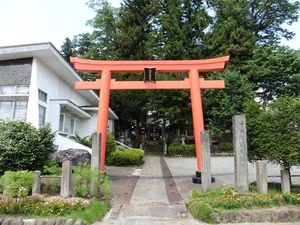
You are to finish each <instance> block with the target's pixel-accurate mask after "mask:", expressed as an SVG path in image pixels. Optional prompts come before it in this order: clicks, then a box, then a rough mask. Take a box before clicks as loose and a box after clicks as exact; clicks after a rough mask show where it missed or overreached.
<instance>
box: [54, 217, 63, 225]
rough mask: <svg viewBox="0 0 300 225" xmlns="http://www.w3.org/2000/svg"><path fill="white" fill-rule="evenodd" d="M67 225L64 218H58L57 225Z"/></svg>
mask: <svg viewBox="0 0 300 225" xmlns="http://www.w3.org/2000/svg"><path fill="white" fill-rule="evenodd" d="M64 224H65V219H64V218H57V219H56V224H55V225H64Z"/></svg>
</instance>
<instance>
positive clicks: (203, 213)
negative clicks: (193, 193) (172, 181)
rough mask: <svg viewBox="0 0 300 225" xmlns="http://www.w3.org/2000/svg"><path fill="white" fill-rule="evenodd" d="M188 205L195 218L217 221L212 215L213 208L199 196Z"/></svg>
mask: <svg viewBox="0 0 300 225" xmlns="http://www.w3.org/2000/svg"><path fill="white" fill-rule="evenodd" d="M187 207H188V209H189V212H190V213H191V214H192V215H193V217H194V218H195V219H197V220H200V221H202V222H205V223H216V221H215V219H214V218H213V217H212V213H213V212H214V210H213V208H212V207H211V206H210V205H209V204H206V203H204V202H202V201H201V200H200V199H199V198H195V199H193V200H191V201H190V202H188V204H187Z"/></svg>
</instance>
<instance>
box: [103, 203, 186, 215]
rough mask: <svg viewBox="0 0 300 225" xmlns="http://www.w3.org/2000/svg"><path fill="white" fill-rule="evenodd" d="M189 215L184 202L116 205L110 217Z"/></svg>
mask: <svg viewBox="0 0 300 225" xmlns="http://www.w3.org/2000/svg"><path fill="white" fill-rule="evenodd" d="M187 216H188V213H187V209H186V207H185V205H184V204H173V205H169V204H158V203H152V204H151V203H149V204H147V205H125V206H123V205H116V206H114V207H113V208H112V210H111V212H110V217H109V218H110V219H117V218H118V219H124V218H131V217H147V218H150V217H151V218H153V219H155V218H157V219H158V218H161V219H181V218H186V217H187Z"/></svg>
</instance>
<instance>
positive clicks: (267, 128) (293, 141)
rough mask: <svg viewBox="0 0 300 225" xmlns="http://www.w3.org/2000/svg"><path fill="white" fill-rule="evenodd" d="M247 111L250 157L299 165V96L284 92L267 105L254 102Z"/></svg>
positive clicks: (287, 164)
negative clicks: (297, 97) (291, 95)
mask: <svg viewBox="0 0 300 225" xmlns="http://www.w3.org/2000/svg"><path fill="white" fill-rule="evenodd" d="M245 112H246V118H247V139H248V146H249V150H248V155H249V159H251V160H258V159H266V160H271V161H274V162H277V163H278V164H280V165H281V166H282V167H283V168H284V169H289V168H290V167H291V165H299V159H300V155H299V148H300V140H299V137H300V129H299V127H300V117H299V113H300V101H299V99H296V98H292V97H287V96H283V97H280V98H278V99H276V100H275V101H274V102H273V103H270V104H268V105H267V106H261V105H260V104H259V103H257V102H251V103H249V104H248V106H247V108H246V111H245Z"/></svg>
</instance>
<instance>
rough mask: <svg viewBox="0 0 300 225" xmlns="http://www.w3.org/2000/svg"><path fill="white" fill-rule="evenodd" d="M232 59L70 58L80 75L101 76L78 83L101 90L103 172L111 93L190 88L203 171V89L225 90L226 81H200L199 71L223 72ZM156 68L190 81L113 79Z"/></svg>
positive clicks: (199, 161) (80, 87)
mask: <svg viewBox="0 0 300 225" xmlns="http://www.w3.org/2000/svg"><path fill="white" fill-rule="evenodd" d="M228 61H229V56H224V57H220V58H213V59H204V60H170V61H169V60H153V61H99V60H88V59H78V58H73V57H71V63H73V64H74V66H75V68H76V70H77V71H78V72H93V73H95V72H96V73H101V79H97V80H96V81H77V82H76V84H75V88H76V89H80V90H91V89H93V90H100V96H99V109H98V110H99V111H98V123H97V132H98V133H100V134H101V137H102V141H101V154H100V170H101V171H104V170H105V168H104V162H105V151H106V133H107V125H108V108H109V98H110V90H157V89H164V90H173V89H190V95H191V103H192V115H193V125H194V137H195V144H196V156H197V168H198V172H199V173H201V172H202V164H201V140H200V133H201V132H202V131H203V130H204V120H203V110H202V100H201V90H200V89H222V88H225V84H224V81H223V80H204V79H203V78H199V73H200V72H212V71H220V70H223V69H224V67H225V64H226V63H227V62H228ZM149 67H151V68H156V72H158V73H159V72H187V73H188V75H189V78H186V79H184V80H178V81H156V82H155V83H145V82H143V81H116V80H114V79H111V75H112V73H130V72H144V69H145V68H149Z"/></svg>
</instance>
